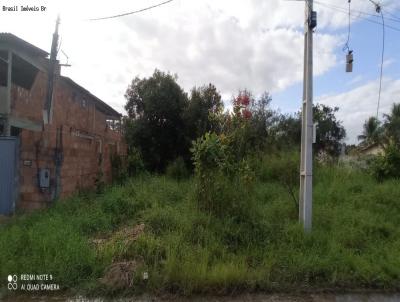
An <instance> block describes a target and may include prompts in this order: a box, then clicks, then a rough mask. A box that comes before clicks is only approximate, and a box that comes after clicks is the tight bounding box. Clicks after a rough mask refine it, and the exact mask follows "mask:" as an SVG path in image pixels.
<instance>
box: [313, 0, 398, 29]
mask: <svg viewBox="0 0 400 302" xmlns="http://www.w3.org/2000/svg"><path fill="white" fill-rule="evenodd" d="M315 3H316V4H318V5H322V6H325V7H327V8H330V9H333V10H336V11H338V12H341V13H344V14H346V15H347V14H348V12H347V10H345V11H343V8H338V7H334V6H331V5H329V4H326V3H323V2H320V1H315ZM351 16H352V18H353V19H357V18H358V19H361V20H365V21H367V22H370V23H374V24H378V25H384V26H385V27H386V28H390V29H392V30H395V31H398V32H400V28H397V27H394V26H391V25H387V24H382V22H377V21H374V20H371V19H368V18H365V17H361V16H360V15H354V14H352V13H351ZM373 16H375V15H373Z"/></svg>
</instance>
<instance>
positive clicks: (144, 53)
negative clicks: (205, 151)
mask: <svg viewBox="0 0 400 302" xmlns="http://www.w3.org/2000/svg"><path fill="white" fill-rule="evenodd" d="M162 1H163V0H135V1H123V0H113V1H110V0H97V1H76V0H57V1H55V0H51V1H50V0H0V31H2V32H11V33H13V34H15V35H17V36H19V37H20V38H22V39H24V40H26V41H28V42H30V43H32V44H34V45H36V46H38V47H40V48H42V49H44V50H47V51H48V52H50V46H51V39H52V33H53V31H54V25H55V19H56V16H57V14H58V13H59V14H60V17H61V24H60V29H59V34H60V40H61V50H62V52H61V51H60V52H59V57H58V59H59V60H60V61H61V63H67V61H68V63H69V64H71V65H72V66H71V67H63V68H62V74H63V75H66V76H69V77H71V78H72V79H73V80H74V81H76V82H77V83H79V84H80V85H82V86H83V87H85V88H86V89H88V90H89V91H91V92H92V93H93V94H95V95H96V96H98V97H99V98H101V99H102V100H104V101H105V102H107V103H108V104H110V105H111V106H112V107H113V108H115V109H116V110H118V111H119V112H122V113H124V109H123V107H124V104H125V102H126V100H125V98H124V93H125V91H126V89H127V87H128V85H129V83H130V82H131V81H132V79H133V78H134V77H136V76H139V77H148V76H151V74H152V73H153V71H154V70H155V69H156V68H157V69H160V70H162V71H169V72H171V73H173V74H177V75H178V83H179V84H180V85H181V86H182V87H183V88H184V90H185V91H187V92H189V91H190V89H191V88H192V87H194V86H201V85H204V84H208V83H213V84H214V85H215V86H216V87H217V89H218V90H219V91H220V93H221V94H222V96H223V99H224V102H225V104H226V107H228V108H229V106H230V99H231V98H232V96H233V95H234V94H237V92H238V91H239V90H240V89H248V90H250V91H252V93H253V94H254V95H256V96H257V95H260V94H261V93H262V92H264V91H268V92H270V94H271V95H272V99H273V101H272V106H273V108H274V109H279V110H280V111H281V112H283V113H293V112H296V111H298V110H299V109H300V104H301V98H302V79H303V49H304V29H303V27H304V25H303V24H304V2H303V1H285V0H240V1H238V0H237V1H232V0H231V1H229V0H202V1H199V0H174V1H172V2H170V3H167V4H165V5H163V6H160V7H157V8H154V9H152V10H148V11H145V12H142V13H139V14H135V15H130V16H125V17H121V18H115V19H108V20H101V21H88V19H91V18H97V17H103V16H110V15H115V14H119V13H124V12H129V11H133V10H138V9H142V8H145V7H148V6H151V5H155V4H158V3H160V2H162ZM380 3H381V4H382V9H383V12H384V16H385V24H386V25H388V26H391V27H393V28H395V29H392V28H389V27H387V28H386V29H385V54H384V64H383V77H382V90H381V100H380V110H379V117H380V118H382V114H383V113H387V112H389V110H390V107H391V105H392V104H393V102H400V43H399V41H400V1H397V0H382V1H381V2H380ZM14 5H17V6H20V5H24V6H26V5H30V6H34V5H36V6H38V7H41V6H45V7H46V10H45V11H38V12H23V11H21V10H20V11H17V12H10V11H3V6H14ZM347 9H348V1H347V0H320V1H317V2H316V3H314V10H316V11H317V13H318V26H317V28H316V30H315V35H314V103H323V104H326V105H329V106H332V107H334V106H337V107H339V112H338V113H337V117H338V119H339V120H341V121H342V122H343V125H344V126H345V128H346V131H347V138H346V142H347V143H357V135H358V134H360V133H361V132H362V124H363V122H364V121H365V120H366V119H367V118H368V117H369V116H374V115H376V111H377V103H378V91H379V81H380V66H381V53H382V26H381V25H379V24H376V23H372V22H369V21H366V20H365V19H362V18H368V19H369V20H372V21H373V22H378V23H379V22H381V20H380V16H379V15H377V14H376V12H375V7H374V5H373V4H372V3H371V2H370V1H369V0H352V1H351V14H352V17H351V26H350V28H351V30H350V40H349V46H350V49H352V50H353V51H354V67H353V72H352V73H346V72H345V55H346V53H345V51H343V47H344V45H345V43H346V40H347V35H348V15H347ZM360 11H361V12H364V13H367V14H371V16H368V15H360V13H359V12H360ZM359 16H362V18H359ZM396 18H397V19H396ZM396 29H397V30H396ZM64 53H65V54H64Z"/></svg>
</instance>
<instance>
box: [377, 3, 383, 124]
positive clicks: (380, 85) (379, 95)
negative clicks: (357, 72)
mask: <svg viewBox="0 0 400 302" xmlns="http://www.w3.org/2000/svg"><path fill="white" fill-rule="evenodd" d="M380 13H381V17H382V56H381V74H380V78H379V93H378V106H377V108H376V119H377V120H379V106H380V102H381V91H382V75H383V57H384V55H385V18H384V17H383V12H382V10H381V11H380Z"/></svg>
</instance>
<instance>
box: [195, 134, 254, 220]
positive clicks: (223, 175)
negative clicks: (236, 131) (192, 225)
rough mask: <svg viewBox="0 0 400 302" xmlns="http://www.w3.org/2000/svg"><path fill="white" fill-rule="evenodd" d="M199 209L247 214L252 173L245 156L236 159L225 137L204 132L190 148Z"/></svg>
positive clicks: (250, 195) (252, 179)
mask: <svg viewBox="0 0 400 302" xmlns="http://www.w3.org/2000/svg"><path fill="white" fill-rule="evenodd" d="M192 152H193V161H194V166H195V173H196V178H195V179H196V200H197V206H198V208H199V209H202V210H205V211H207V212H208V213H210V214H215V215H217V216H219V217H222V216H230V215H232V216H234V217H238V216H245V217H246V216H247V215H245V212H246V211H247V209H249V208H251V206H252V200H251V199H252V194H251V192H252V190H253V182H254V175H253V172H252V171H251V169H250V166H249V164H248V162H247V161H246V160H245V159H242V160H241V161H239V162H237V161H236V160H235V159H234V158H235V157H233V156H231V155H232V154H233V153H234V150H233V148H232V145H230V141H229V139H227V138H226V137H224V136H218V135H216V134H214V133H212V134H210V133H207V134H206V135H205V136H204V137H202V138H200V139H198V140H197V141H196V142H195V143H194V145H193V148H192Z"/></svg>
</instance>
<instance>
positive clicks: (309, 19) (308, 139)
mask: <svg viewBox="0 0 400 302" xmlns="http://www.w3.org/2000/svg"><path fill="white" fill-rule="evenodd" d="M305 4H306V8H305V24H304V27H305V33H304V80H303V105H302V128H301V162H300V198H299V220H300V222H301V223H302V224H303V226H304V231H305V232H310V231H311V226H312V161H313V157H312V154H313V151H312V144H313V128H314V125H313V29H314V28H315V27H316V25H317V15H316V12H314V11H313V0H306V1H305Z"/></svg>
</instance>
